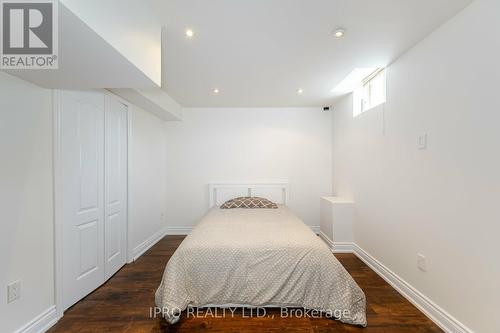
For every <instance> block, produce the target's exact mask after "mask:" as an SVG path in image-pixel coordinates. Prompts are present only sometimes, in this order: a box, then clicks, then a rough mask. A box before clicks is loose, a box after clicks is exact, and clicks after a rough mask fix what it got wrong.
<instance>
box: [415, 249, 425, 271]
mask: <svg viewBox="0 0 500 333" xmlns="http://www.w3.org/2000/svg"><path fill="white" fill-rule="evenodd" d="M417 267H418V269H420V270H421V271H422V272H427V258H426V257H425V256H424V255H423V254H420V253H418V254H417Z"/></svg>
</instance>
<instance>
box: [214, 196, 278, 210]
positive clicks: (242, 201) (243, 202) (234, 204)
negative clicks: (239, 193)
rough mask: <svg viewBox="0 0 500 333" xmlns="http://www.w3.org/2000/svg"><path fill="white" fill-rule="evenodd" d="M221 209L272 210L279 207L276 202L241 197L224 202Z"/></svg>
mask: <svg viewBox="0 0 500 333" xmlns="http://www.w3.org/2000/svg"><path fill="white" fill-rule="evenodd" d="M220 208H221V209H231V208H271V209H277V208H278V205H277V204H275V203H274V202H272V201H270V200H268V199H265V198H259V197H239V198H234V199H231V200H228V201H226V202H224V204H223V205H222V206H220Z"/></svg>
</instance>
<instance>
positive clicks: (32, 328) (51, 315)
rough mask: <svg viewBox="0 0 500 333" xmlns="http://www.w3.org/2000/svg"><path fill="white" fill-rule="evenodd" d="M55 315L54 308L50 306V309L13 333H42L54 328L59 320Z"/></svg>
mask: <svg viewBox="0 0 500 333" xmlns="http://www.w3.org/2000/svg"><path fill="white" fill-rule="evenodd" d="M59 318H60V317H59V316H58V315H57V311H56V306H55V305H52V306H51V307H50V308H48V309H47V310H45V311H44V312H42V313H41V314H39V315H38V316H36V317H35V318H33V319H32V320H31V321H30V322H29V323H27V324H26V325H24V326H23V327H21V328H19V329H18V330H17V331H15V333H43V332H46V331H47V330H48V329H49V328H51V327H52V326H54V324H55V323H57V321H58V320H59Z"/></svg>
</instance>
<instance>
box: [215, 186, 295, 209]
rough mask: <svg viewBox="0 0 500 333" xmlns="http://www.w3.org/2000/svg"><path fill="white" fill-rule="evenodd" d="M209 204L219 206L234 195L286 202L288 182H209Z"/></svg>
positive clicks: (278, 202) (282, 203) (283, 203)
mask: <svg viewBox="0 0 500 333" xmlns="http://www.w3.org/2000/svg"><path fill="white" fill-rule="evenodd" d="M208 191H209V195H208V197H209V204H210V208H212V207H213V206H220V205H222V204H223V203H224V202H226V201H227V200H230V199H233V198H236V197H263V198H266V199H269V200H271V201H273V202H275V203H277V204H281V205H286V204H287V202H288V196H289V192H290V191H289V188H288V183H284V182H271V183H210V184H208Z"/></svg>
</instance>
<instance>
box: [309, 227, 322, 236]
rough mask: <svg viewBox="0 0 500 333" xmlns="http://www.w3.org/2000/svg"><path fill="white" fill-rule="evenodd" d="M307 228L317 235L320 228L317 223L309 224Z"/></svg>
mask: <svg viewBox="0 0 500 333" xmlns="http://www.w3.org/2000/svg"><path fill="white" fill-rule="evenodd" d="M309 228H311V230H312V231H313V232H314V233H315V234H316V235H318V234H319V233H320V230H319V225H310V226H309Z"/></svg>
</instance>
